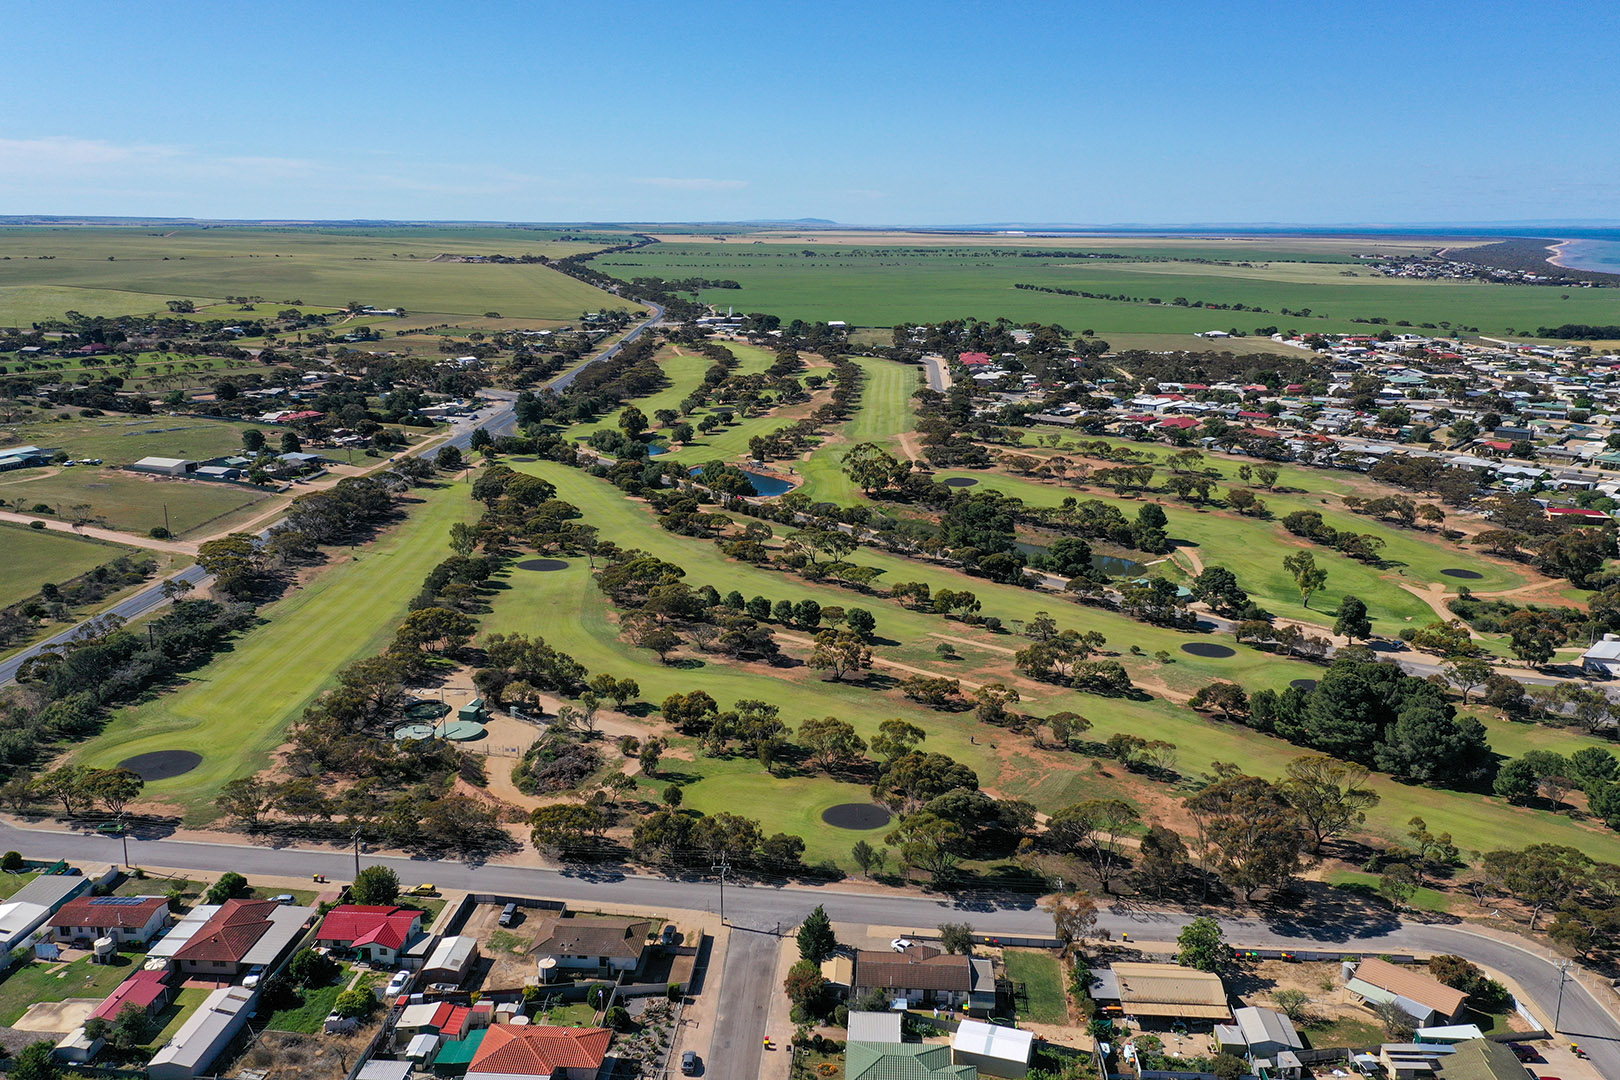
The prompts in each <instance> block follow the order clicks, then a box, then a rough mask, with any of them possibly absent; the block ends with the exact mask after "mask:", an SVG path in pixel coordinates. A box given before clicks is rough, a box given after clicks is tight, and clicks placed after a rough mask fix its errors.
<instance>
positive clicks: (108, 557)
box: [0, 489, 135, 607]
mask: <svg viewBox="0 0 1620 1080" xmlns="http://www.w3.org/2000/svg"><path fill="white" fill-rule="evenodd" d="M0 490H4V489H0ZM0 548H3V549H4V550H5V553H6V557H5V573H4V574H0V607H9V606H10V605H12V604H15V603H17V601H19V600H25V599H27V598H28V597H30V596H33V595H34V594H36V593H38V592H39V587H40V586H41V585H43V584H44V583H45V582H47V581H50V582H55V583H57V584H61V583H62V582H64V581H68V580H70V579H72V578H76V577H78V576H79V575H80V574H85V573H89V572H90V571H91V570H94V569H95V568H96V567H98V566H101V565H103V564H104V563H109V562H112V561H113V560H114V559H116V558H118V556H120V555H123V554H125V553H127V552H130V551H133V550H135V549H134V548H126V547H120V546H118V545H116V544H108V543H104V542H102V541H100V540H90V539H86V538H84V537H78V536H72V535H70V534H68V533H61V532H55V531H53V530H49V529H30V528H29V527H28V526H26V525H14V524H12V523H10V522H0Z"/></svg>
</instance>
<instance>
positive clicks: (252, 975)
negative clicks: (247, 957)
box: [242, 964, 264, 990]
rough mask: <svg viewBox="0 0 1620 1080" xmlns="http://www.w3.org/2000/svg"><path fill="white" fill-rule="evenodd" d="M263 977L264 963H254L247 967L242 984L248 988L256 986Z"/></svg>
mask: <svg viewBox="0 0 1620 1080" xmlns="http://www.w3.org/2000/svg"><path fill="white" fill-rule="evenodd" d="M263 978H264V965H263V964H254V965H253V966H252V967H250V968H248V973H247V975H246V976H245V977H244V978H243V979H242V985H243V986H245V987H247V988H248V989H249V990H251V989H253V988H254V987H255V986H258V985H259V983H260V981H261V980H263Z"/></svg>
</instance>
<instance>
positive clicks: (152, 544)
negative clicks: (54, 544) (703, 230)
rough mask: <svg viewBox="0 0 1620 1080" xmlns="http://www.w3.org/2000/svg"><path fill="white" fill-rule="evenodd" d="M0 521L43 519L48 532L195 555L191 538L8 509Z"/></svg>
mask: <svg viewBox="0 0 1620 1080" xmlns="http://www.w3.org/2000/svg"><path fill="white" fill-rule="evenodd" d="M0 521H14V522H16V523H17V524H19V525H29V524H32V523H33V522H35V521H43V522H44V523H45V529H46V531H48V532H61V533H69V534H71V535H73V536H88V537H91V538H93V539H96V540H106V541H107V542H108V543H112V544H124V545H126V546H129V547H139V548H149V549H150V550H152V551H167V552H169V553H171V554H174V555H196V554H197V544H196V542H195V541H192V540H155V539H153V538H152V537H150V536H139V535H137V534H135V533H126V532H119V531H118V530H116V529H103V528H100V527H99V526H96V525H74V524H73V523H72V522H69V521H51V520H49V519H46V518H40V517H36V516H34V515H32V514H14V513H12V512H11V511H9V510H0Z"/></svg>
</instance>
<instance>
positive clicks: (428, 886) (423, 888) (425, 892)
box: [405, 881, 439, 896]
mask: <svg viewBox="0 0 1620 1080" xmlns="http://www.w3.org/2000/svg"><path fill="white" fill-rule="evenodd" d="M405 895H406V896H438V895H439V887H438V886H437V885H434V884H433V883H432V882H428V881H424V882H422V884H420V885H414V886H412V887H411V888H409V889H406V890H405Z"/></svg>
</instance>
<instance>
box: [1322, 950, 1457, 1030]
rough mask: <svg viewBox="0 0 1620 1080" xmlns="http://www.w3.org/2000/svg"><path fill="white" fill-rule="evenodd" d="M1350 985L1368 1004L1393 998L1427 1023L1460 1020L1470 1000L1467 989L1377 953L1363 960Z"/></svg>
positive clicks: (1422, 1022)
mask: <svg viewBox="0 0 1620 1080" xmlns="http://www.w3.org/2000/svg"><path fill="white" fill-rule="evenodd" d="M1348 986H1349V990H1350V992H1351V993H1352V994H1355V995H1356V996H1357V997H1359V998H1360V999H1361V1000H1362V1001H1363V1002H1364V1003H1365V1004H1367V1005H1368V1006H1372V1005H1383V1004H1388V1003H1390V1002H1393V1003H1394V1004H1395V1005H1397V1006H1399V1007H1400V1008H1401V1010H1402V1011H1404V1012H1405V1013H1406V1014H1407V1015H1408V1016H1410V1017H1412V1019H1413V1020H1415V1021H1417V1023H1418V1024H1419V1025H1422V1026H1425V1027H1427V1026H1430V1025H1433V1024H1446V1023H1451V1022H1453V1021H1456V1020H1457V1019H1459V1018H1460V1017H1461V1016H1462V1014H1463V1012H1464V1011H1465V1010H1466V1008H1467V1003H1468V995H1467V994H1465V993H1464V992H1463V991H1461V990H1456V989H1453V988H1452V987H1449V986H1447V985H1446V984H1445V983H1443V982H1441V981H1440V980H1439V979H1435V978H1432V977H1430V976H1429V975H1426V974H1424V973H1423V972H1421V971H1418V970H1415V969H1413V968H1409V967H1400V966H1399V965H1396V964H1392V963H1390V962H1389V961H1388V960H1380V959H1379V958H1377V957H1369V958H1368V959H1366V960H1363V961H1362V962H1361V964H1360V965H1359V966H1358V967H1357V968H1356V970H1355V974H1354V975H1352V976H1351V977H1350V982H1349V984H1348Z"/></svg>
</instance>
